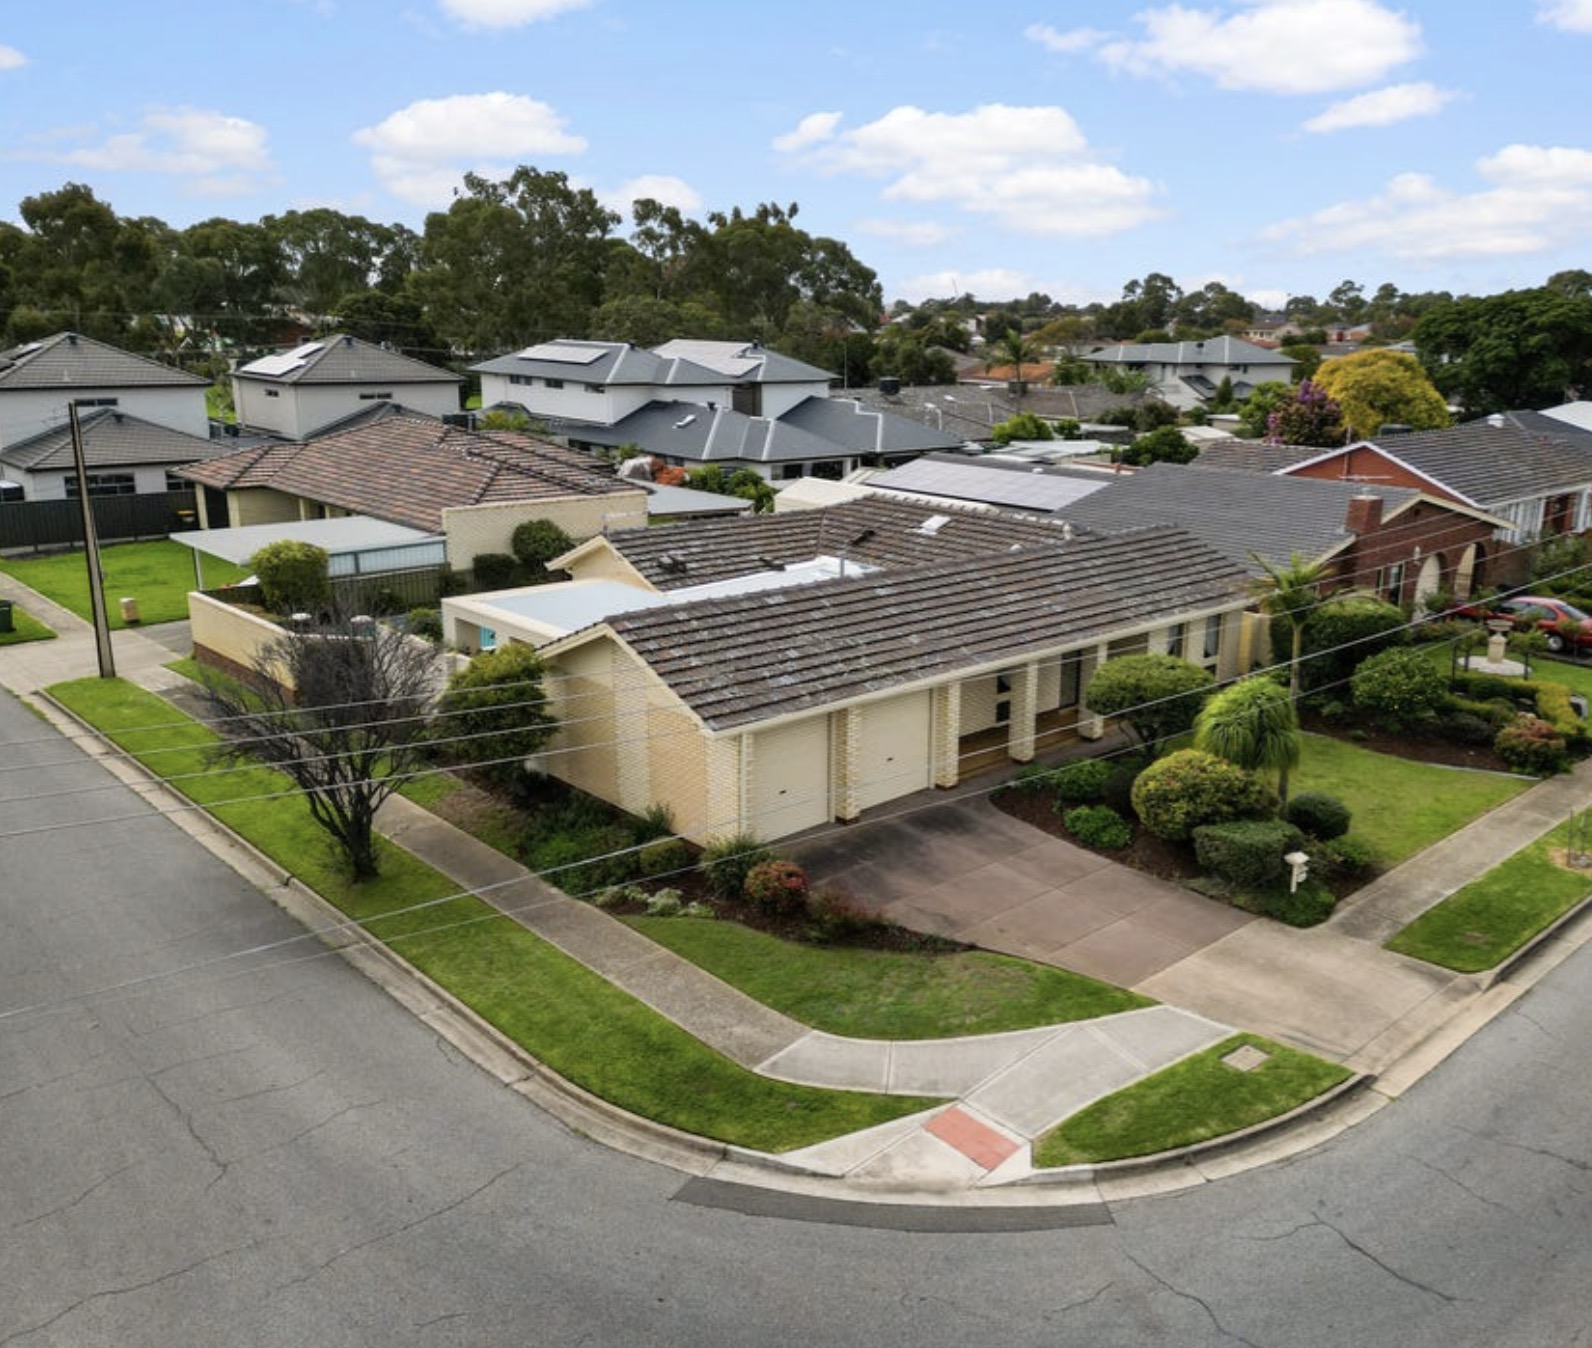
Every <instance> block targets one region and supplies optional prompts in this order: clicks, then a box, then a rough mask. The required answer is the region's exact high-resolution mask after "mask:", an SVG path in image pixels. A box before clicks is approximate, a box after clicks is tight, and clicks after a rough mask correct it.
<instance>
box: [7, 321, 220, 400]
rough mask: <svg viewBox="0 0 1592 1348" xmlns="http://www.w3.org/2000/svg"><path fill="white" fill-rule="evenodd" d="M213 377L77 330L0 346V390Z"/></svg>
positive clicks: (188, 382) (182, 384) (192, 381)
mask: <svg viewBox="0 0 1592 1348" xmlns="http://www.w3.org/2000/svg"><path fill="white" fill-rule="evenodd" d="M209 383H210V381H209V380H208V379H205V378H203V377H202V376H200V375H196V374H189V373H188V371H186V370H179V369H177V368H176V367H175V366H172V365H162V364H161V363H160V362H159V361H155V360H149V359H148V358H146V357H144V356H135V355H134V354H133V353H132V352H131V351H123V350H121V348H119V347H115V346H109V345H107V344H106V343H104V342H99V341H95V339H94V338H92V337H84V336H83V335H82V334H80V333H76V332H58V333H56V334H55V336H53V337H45V338H43V339H42V340H40V341H37V342H24V343H22V345H21V346H14V347H12V348H11V349H10V350H9V351H0V390H5V389H48V390H50V391H52V392H58V393H70V391H71V390H72V388H73V387H74V386H76V387H79V388H206V387H208V386H209Z"/></svg>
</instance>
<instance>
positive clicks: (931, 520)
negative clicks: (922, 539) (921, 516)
mask: <svg viewBox="0 0 1592 1348" xmlns="http://www.w3.org/2000/svg"><path fill="white" fill-rule="evenodd" d="M950 522H951V517H950V516H949V515H930V516H929V517H928V519H926V520H924V521H923V523H922V524H920V525H918V527H917V530H916V532H918V533H920V534H927V535H928V536H929V537H930V538H933V537H934V535H935V534H937V533H939V532H940V530H941V529H943V528H945V526H946V525H947V524H949V523H950Z"/></svg>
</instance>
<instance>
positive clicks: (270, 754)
mask: <svg viewBox="0 0 1592 1348" xmlns="http://www.w3.org/2000/svg"><path fill="white" fill-rule="evenodd" d="M442 680H443V671H442V668H441V664H440V661H439V658H438V653H437V651H436V649H435V647H432V646H430V645H429V644H427V643H426V642H423V641H419V640H416V639H413V638H410V637H406V636H404V635H403V634H402V633H399V632H395V631H393V630H392V629H391V628H388V627H384V626H382V625H380V624H377V623H373V622H371V621H370V619H368V618H366V619H360V620H353V619H340V620H336V621H333V622H332V623H330V624H327V625H324V626H321V627H318V628H316V629H315V630H314V631H312V632H292V633H286V634H284V635H283V636H281V637H280V638H278V639H277V640H275V641H272V642H270V643H269V644H267V645H266V646H264V647H263V648H262V649H261V651H260V653H259V655H258V656H257V657H256V658H255V660H254V662H253V666H252V668H251V670H250V671H249V677H248V678H247V681H246V684H238V683H231V682H226V681H222V680H219V679H215V680H211V681H210V694H211V697H212V699H213V700H214V701H215V703H216V704H218V706H219V708H220V711H221V713H222V715H223V716H225V717H227V718H228V720H227V731H228V735H229V739H228V741H227V744H226V747H225V749H224V751H223V752H224V753H225V754H226V755H227V756H228V757H231V758H234V759H239V758H253V759H257V760H259V761H260V762H264V763H268V764H270V766H272V767H274V768H277V769H278V770H280V771H281V772H284V773H286V774H287V776H288V777H289V778H290V779H291V780H292V781H293V783H294V784H295V785H296V786H297V787H298V788H299V790H301V791H302V792H303V793H304V798H305V800H306V802H307V803H308V804H309V808H310V813H311V814H312V815H313V816H314V818H315V822H316V823H317V824H319V825H320V826H321V827H322V828H323V829H325V830H326V832H327V833H328V834H329V835H330V836H331V838H332V840H333V842H334V843H335V844H336V846H337V849H338V850H339V851H340V852H341V853H342V855H343V857H344V859H345V860H346V862H347V864H348V868H349V871H350V873H351V874H352V876H353V878H354V879H355V880H367V879H370V878H371V877H373V876H374V875H376V874H377V859H376V837H375V821H376V811H377V809H378V808H379V807H380V805H381V803H382V801H384V800H386V799H387V797H388V796H389V795H391V794H392V793H393V791H395V790H396V789H397V788H398V787H399V786H400V785H402V779H403V774H405V773H407V772H408V771H410V770H411V769H412V768H413V767H414V766H415V764H416V763H417V762H418V761H419V760H420V758H421V755H422V754H423V753H424V745H425V740H426V733H427V721H428V717H429V714H430V709H431V705H432V703H433V702H434V700H435V698H436V695H437V693H438V692H439V690H440V688H441V686H442Z"/></svg>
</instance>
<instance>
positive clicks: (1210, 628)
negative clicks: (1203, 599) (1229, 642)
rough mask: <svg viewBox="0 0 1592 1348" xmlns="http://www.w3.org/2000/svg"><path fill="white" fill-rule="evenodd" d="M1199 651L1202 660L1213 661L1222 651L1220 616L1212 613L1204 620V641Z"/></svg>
mask: <svg viewBox="0 0 1592 1348" xmlns="http://www.w3.org/2000/svg"><path fill="white" fill-rule="evenodd" d="M1200 649H1201V650H1202V651H1203V652H1204V658H1205V659H1207V660H1214V659H1215V658H1216V657H1217V656H1218V655H1219V654H1220V653H1221V649H1222V615H1221V614H1220V613H1213V614H1211V616H1210V617H1208V618H1207V619H1206V620H1205V640H1204V642H1203V643H1202V644H1201V647H1200Z"/></svg>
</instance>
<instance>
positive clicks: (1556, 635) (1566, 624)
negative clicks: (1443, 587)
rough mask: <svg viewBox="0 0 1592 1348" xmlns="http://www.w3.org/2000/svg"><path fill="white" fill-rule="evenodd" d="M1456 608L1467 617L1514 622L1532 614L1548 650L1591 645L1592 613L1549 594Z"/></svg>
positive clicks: (1514, 597) (1513, 597)
mask: <svg viewBox="0 0 1592 1348" xmlns="http://www.w3.org/2000/svg"><path fill="white" fill-rule="evenodd" d="M1455 612H1456V613H1459V614H1460V615H1462V616H1463V617H1467V618H1512V619H1514V620H1515V622H1516V624H1517V625H1518V624H1522V623H1524V622H1526V621H1529V620H1530V619H1531V618H1532V617H1533V616H1535V619H1536V624H1537V630H1538V631H1539V632H1541V633H1542V634H1543V635H1544V636H1546V637H1547V639H1548V649H1549V650H1550V651H1554V652H1559V651H1564V650H1572V649H1573V650H1575V651H1583V650H1587V649H1589V648H1592V617H1589V616H1588V615H1587V614H1586V613H1583V612H1582V611H1581V610H1580V609H1578V608H1577V607H1576V606H1575V605H1574V604H1567V603H1565V601H1564V600H1562V599H1553V598H1551V597H1549V596H1548V595H1540V594H1517V595H1513V596H1511V597H1510V598H1508V599H1500V600H1497V601H1494V602H1492V603H1488V604H1484V605H1483V604H1466V605H1464V606H1463V607H1461V608H1458V609H1456V610H1455Z"/></svg>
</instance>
